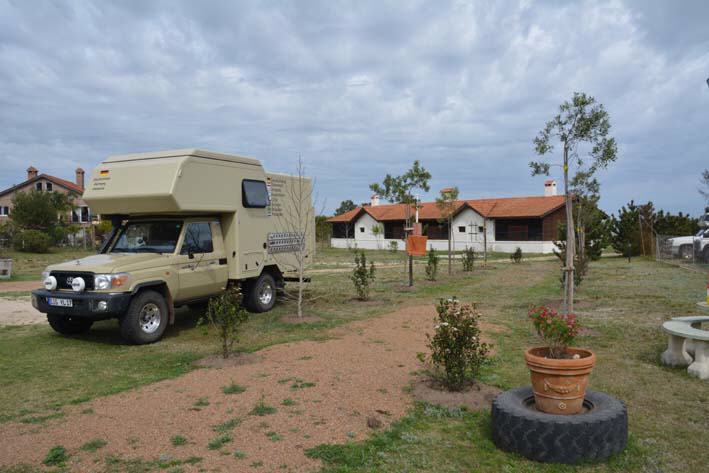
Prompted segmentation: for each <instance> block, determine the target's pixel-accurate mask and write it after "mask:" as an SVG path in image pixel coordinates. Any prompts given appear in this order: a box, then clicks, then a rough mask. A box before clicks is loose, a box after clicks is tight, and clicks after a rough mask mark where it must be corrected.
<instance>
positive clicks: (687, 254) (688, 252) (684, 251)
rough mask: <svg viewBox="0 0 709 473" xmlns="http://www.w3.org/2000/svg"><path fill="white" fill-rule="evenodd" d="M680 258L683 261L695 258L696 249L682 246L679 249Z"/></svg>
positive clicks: (690, 246)
mask: <svg viewBox="0 0 709 473" xmlns="http://www.w3.org/2000/svg"><path fill="white" fill-rule="evenodd" d="M679 257H680V258H682V259H692V258H694V247H693V246H692V245H682V246H680V247H679Z"/></svg>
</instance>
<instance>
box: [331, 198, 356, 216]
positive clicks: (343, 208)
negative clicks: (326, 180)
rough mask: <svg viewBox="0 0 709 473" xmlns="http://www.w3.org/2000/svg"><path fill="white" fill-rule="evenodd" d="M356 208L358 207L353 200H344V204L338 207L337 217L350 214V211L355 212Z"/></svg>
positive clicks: (341, 203)
mask: <svg viewBox="0 0 709 473" xmlns="http://www.w3.org/2000/svg"><path fill="white" fill-rule="evenodd" d="M356 208H357V206H356V205H355V203H354V202H352V201H351V200H343V201H342V202H340V206H339V207H337V210H335V215H341V214H343V213H345V212H349V211H350V210H354V209H356Z"/></svg>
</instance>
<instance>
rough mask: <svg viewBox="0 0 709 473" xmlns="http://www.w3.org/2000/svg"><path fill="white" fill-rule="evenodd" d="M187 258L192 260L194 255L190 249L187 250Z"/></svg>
mask: <svg viewBox="0 0 709 473" xmlns="http://www.w3.org/2000/svg"><path fill="white" fill-rule="evenodd" d="M187 257H188V258H189V259H194V253H193V252H192V249H191V248H190V249H189V250H187Z"/></svg>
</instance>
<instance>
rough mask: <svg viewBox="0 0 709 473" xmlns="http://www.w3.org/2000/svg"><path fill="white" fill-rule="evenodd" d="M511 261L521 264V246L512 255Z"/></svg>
mask: <svg viewBox="0 0 709 473" xmlns="http://www.w3.org/2000/svg"><path fill="white" fill-rule="evenodd" d="M510 259H511V260H512V262H513V263H521V262H522V248H520V247H519V246H518V247H517V249H516V250H515V252H514V253H512V254H511V255H510Z"/></svg>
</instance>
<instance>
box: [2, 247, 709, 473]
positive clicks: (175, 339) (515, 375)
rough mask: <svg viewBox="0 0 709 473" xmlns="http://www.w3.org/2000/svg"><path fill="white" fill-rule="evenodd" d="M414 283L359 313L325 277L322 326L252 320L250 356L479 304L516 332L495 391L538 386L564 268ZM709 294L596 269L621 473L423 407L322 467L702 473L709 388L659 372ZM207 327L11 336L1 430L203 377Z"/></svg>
mask: <svg viewBox="0 0 709 473" xmlns="http://www.w3.org/2000/svg"><path fill="white" fill-rule="evenodd" d="M331 251H332V253H331V254H328V253H325V252H323V253H325V254H321V258H323V260H324V261H327V260H328V258H332V260H337V261H341V262H342V263H345V262H347V259H348V258H346V257H345V256H342V255H341V254H339V253H343V250H339V253H337V250H331ZM344 253H345V254H346V255H349V253H347V252H346V250H345V251H344ZM387 254H389V253H387ZM349 256H350V258H351V255H349ZM441 256H443V255H441ZM337 261H336V262H337ZM456 266H457V267H458V268H459V267H460V262H456ZM415 269H416V279H417V283H416V286H415V287H414V288H413V289H410V288H408V287H406V285H405V272H404V268H403V267H397V268H391V269H381V270H379V271H378V272H377V280H376V282H375V287H374V289H373V292H372V299H373V301H374V302H372V303H371V304H360V303H357V302H355V301H353V300H352V297H353V289H352V284H351V282H350V281H349V279H348V277H349V274H348V273H347V272H334V273H328V274H325V273H322V274H315V275H314V276H313V284H312V285H311V289H310V290H309V291H308V296H309V297H311V298H313V301H312V302H311V303H310V304H309V305H308V313H309V315H317V316H319V317H321V319H322V322H319V323H315V324H303V325H298V324H296V325H294V324H286V323H282V322H280V320H279V319H280V318H281V317H282V316H283V315H289V314H292V313H293V312H294V304H293V303H292V302H287V303H281V304H279V305H278V306H277V308H276V309H275V310H274V311H272V312H270V313H267V314H260V315H256V316H253V317H251V319H250V320H249V322H248V324H247V325H246V327H245V330H244V333H243V335H242V337H241V339H240V342H239V345H238V349H239V350H243V351H254V350H258V349H260V348H263V347H265V346H268V345H271V344H275V343H282V342H285V341H293V340H300V339H318V338H322V337H325V336H326V330H327V329H328V328H330V327H333V326H336V325H338V324H342V323H346V322H348V321H352V320H356V319H361V318H366V317H373V316H378V315H381V314H384V313H387V312H389V311H391V310H393V309H394V308H395V307H401V306H402V305H406V304H422V303H425V304H434V302H435V300H436V298H438V297H447V296H450V295H458V296H459V297H460V298H461V299H463V300H465V301H477V302H479V304H480V305H479V308H480V309H481V311H482V312H483V317H484V320H485V321H487V322H491V323H494V324H499V325H502V326H505V327H507V329H508V330H507V331H505V332H501V333H499V334H494V335H493V336H494V338H495V345H496V350H497V355H496V357H495V359H494V360H493V362H492V363H491V364H490V365H489V366H488V367H487V368H486V370H485V373H484V376H483V381H485V382H487V383H489V384H494V385H497V386H499V387H501V388H503V389H506V388H510V387H514V386H519V385H524V384H529V379H528V378H529V374H528V371H527V369H526V367H525V365H524V360H523V357H522V354H523V351H524V348H525V347H527V346H530V345H532V344H536V343H538V342H537V339H536V338H535V337H534V336H533V334H532V332H531V330H530V325H529V323H527V320H526V312H527V308H528V306H529V304H533V303H534V304H539V303H543V302H545V301H549V300H554V299H556V300H558V299H559V297H560V289H559V281H558V277H559V270H558V269H559V265H558V263H556V262H555V261H530V262H524V263H522V264H520V265H515V264H509V263H505V264H502V263H500V264H494V262H493V264H491V265H489V268H488V269H480V268H477V269H476V270H475V271H474V272H473V273H463V272H456V273H455V274H454V275H453V276H452V277H449V276H447V275H446V274H445V262H444V261H441V265H440V266H439V269H440V271H439V272H440V278H439V281H437V282H428V281H424V278H423V266H422V265H417V266H416V268H415ZM705 288H706V275H705V274H700V273H696V272H691V271H686V270H683V269H680V268H676V267H672V266H669V265H663V264H660V263H655V262H653V261H649V260H643V259H639V258H638V259H634V260H633V262H632V264H628V263H627V262H626V261H625V260H623V259H621V258H604V259H603V260H602V261H599V262H595V263H593V264H592V265H591V270H590V274H589V276H588V278H587V279H586V280H585V281H584V282H583V284H582V286H581V288H580V291H579V293H578V295H577V296H578V300H579V302H580V303H579V306H578V310H577V313H578V314H579V317H580V320H581V322H582V323H583V324H584V325H585V326H586V327H588V328H589V329H590V331H589V333H588V335H587V336H584V337H581V338H580V339H579V341H578V343H577V344H578V345H579V346H585V347H589V348H591V349H593V350H595V351H596V353H597V356H598V362H597V366H596V369H595V371H594V373H593V374H592V377H591V388H592V389H598V390H603V391H606V392H608V393H610V394H612V395H615V396H617V397H619V398H620V399H622V400H624V401H625V402H626V403H627V405H628V410H629V415H630V432H631V443H630V447H629V449H628V450H627V451H626V452H625V453H623V454H622V455H620V456H618V457H617V458H615V459H613V461H612V462H610V463H608V464H603V465H586V466H580V467H575V468H570V467H561V466H548V465H540V464H537V463H533V462H529V461H527V460H524V459H522V458H520V457H517V456H515V455H508V454H505V453H502V452H499V451H498V450H496V449H495V448H494V446H493V445H492V443H491V441H490V438H489V426H488V424H489V414H488V413H487V412H477V413H469V412H462V413H460V414H455V415H451V414H450V413H448V412H447V411H443V410H441V409H436V408H431V407H430V406H428V407H426V406H419V407H417V408H416V409H414V410H412V412H410V413H409V415H408V416H407V417H405V418H404V419H402V420H400V421H399V422H398V423H396V424H395V425H394V426H393V427H392V428H390V429H389V430H387V431H385V432H382V433H379V434H376V435H374V436H373V437H372V438H371V439H370V440H367V441H364V442H358V443H355V442H353V443H349V444H346V445H324V446H320V447H318V448H316V449H314V450H313V451H311V453H310V454H311V455H314V456H317V457H319V458H322V459H323V461H324V462H325V467H324V470H325V471H328V472H370V471H381V472H389V471H402V472H403V471H431V472H434V471H436V472H439V471H451V472H454V471H456V472H457V471H489V472H498V471H638V472H640V471H702V469H704V468H705V467H706V465H707V464H709V449H707V444H706V432H707V431H709V385H707V383H706V382H702V381H699V380H698V379H695V378H691V377H689V376H688V375H687V374H686V370H683V369H670V368H665V367H663V366H661V365H660V364H659V355H660V353H661V352H662V351H663V350H664V348H665V344H666V340H665V337H664V336H663V335H662V334H661V332H660V330H659V326H660V323H661V322H662V321H663V320H665V319H667V318H669V317H672V316H678V315H689V314H694V313H697V308H696V306H695V303H696V302H697V301H699V300H702V298H703V297H705V290H706V289H705ZM198 316H199V314H197V313H194V312H189V311H184V312H181V313H180V314H179V316H178V324H177V325H176V326H175V327H172V328H170V329H169V330H168V332H167V335H166V338H165V339H164V340H163V341H161V342H160V343H158V344H154V345H148V346H141V347H134V346H125V345H122V344H121V343H120V339H119V337H118V331H117V327H116V323H115V322H103V323H100V324H97V325H96V328H95V329H93V330H92V331H91V332H90V333H89V334H87V335H85V336H82V337H77V338H64V337H61V336H59V335H56V334H54V333H53V332H52V331H51V330H50V329H49V328H48V327H46V326H32V327H8V328H2V329H0V372H2V376H3V389H2V390H0V421H8V420H10V419H15V420H20V421H22V422H27V423H41V422H42V421H43V420H44V419H45V418H46V417H47V416H53V417H57V416H61V415H62V409H61V407H62V406H63V405H65V404H68V403H81V402H83V401H85V400H88V399H91V398H93V397H96V396H101V395H106V394H110V393H113V392H118V391H122V390H125V389H130V388H132V387H135V386H139V385H144V384H148V383H151V382H154V381H156V380H159V379H165V378H169V377H175V376H178V375H180V374H182V373H185V372H187V371H189V370H191V369H194V368H193V366H192V364H191V362H192V361H193V360H195V359H198V358H200V357H203V356H205V355H208V354H212V353H214V352H216V351H217V346H216V342H215V341H214V340H212V339H206V338H205V337H204V336H203V335H202V333H201V331H199V330H197V329H195V328H194V325H195V321H196V319H197V318H198ZM0 471H1V470H0Z"/></svg>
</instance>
